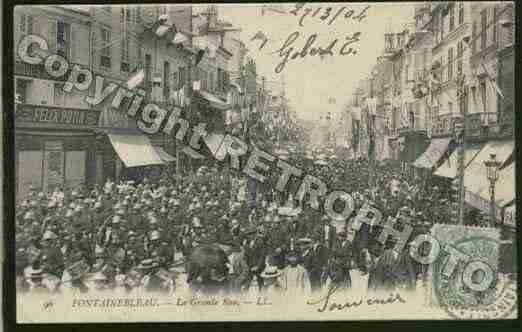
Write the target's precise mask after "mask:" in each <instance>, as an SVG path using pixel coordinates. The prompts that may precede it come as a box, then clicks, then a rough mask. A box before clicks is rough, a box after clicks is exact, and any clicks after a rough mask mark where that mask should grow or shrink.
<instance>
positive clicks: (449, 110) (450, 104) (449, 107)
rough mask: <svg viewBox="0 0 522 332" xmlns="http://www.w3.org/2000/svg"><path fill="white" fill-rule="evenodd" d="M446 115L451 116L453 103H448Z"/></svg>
mask: <svg viewBox="0 0 522 332" xmlns="http://www.w3.org/2000/svg"><path fill="white" fill-rule="evenodd" d="M448 114H453V103H452V102H448Z"/></svg>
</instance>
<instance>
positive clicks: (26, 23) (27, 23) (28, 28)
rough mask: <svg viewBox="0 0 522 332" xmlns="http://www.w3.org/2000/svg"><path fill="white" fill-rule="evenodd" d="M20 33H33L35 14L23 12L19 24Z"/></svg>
mask: <svg viewBox="0 0 522 332" xmlns="http://www.w3.org/2000/svg"><path fill="white" fill-rule="evenodd" d="M18 28H19V29H20V34H22V35H30V34H32V33H33V15H28V14H22V15H20V24H19V26H18Z"/></svg>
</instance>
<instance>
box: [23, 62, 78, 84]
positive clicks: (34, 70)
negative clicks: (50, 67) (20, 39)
mask: <svg viewBox="0 0 522 332" xmlns="http://www.w3.org/2000/svg"><path fill="white" fill-rule="evenodd" d="M14 73H15V75H19V76H28V77H33V78H39V79H43V80H52V81H65V80H66V77H67V76H68V75H63V76H61V77H58V78H57V77H54V76H51V75H49V74H48V73H47V71H46V70H45V68H44V65H43V64H38V65H32V64H29V63H25V62H21V61H16V62H15V68H14Z"/></svg>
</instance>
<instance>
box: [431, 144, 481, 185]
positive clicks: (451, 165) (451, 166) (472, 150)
mask: <svg viewBox="0 0 522 332" xmlns="http://www.w3.org/2000/svg"><path fill="white" fill-rule="evenodd" d="M481 148H482V145H477V146H473V147H466V152H465V155H464V158H465V159H464V165H465V166H464V167H467V166H468V165H469V163H470V162H471V161H472V160H473V158H474V157H475V156H476V155H477V154H478V153H479V151H480V149H481ZM458 165H459V151H458V150H455V151H453V153H452V154H451V156H450V157H449V158H448V159H447V160H446V161H444V163H442V165H440V167H439V168H437V171H435V175H437V176H442V177H445V178H450V179H453V178H455V177H456V176H457V168H458Z"/></svg>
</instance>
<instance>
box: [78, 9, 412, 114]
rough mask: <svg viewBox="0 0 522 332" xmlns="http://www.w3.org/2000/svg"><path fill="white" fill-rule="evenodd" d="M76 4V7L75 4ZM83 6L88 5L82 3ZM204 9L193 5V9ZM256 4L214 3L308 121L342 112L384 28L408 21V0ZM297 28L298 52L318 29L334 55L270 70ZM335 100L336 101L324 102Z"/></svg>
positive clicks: (272, 83)
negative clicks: (345, 49)
mask: <svg viewBox="0 0 522 332" xmlns="http://www.w3.org/2000/svg"><path fill="white" fill-rule="evenodd" d="M277 5H279V6H280V7H282V8H283V9H285V10H286V11H287V12H288V11H291V10H293V9H294V8H295V7H294V4H291V3H288V4H277ZM367 6H370V8H369V9H368V10H367V12H366V18H365V19H364V20H362V21H360V22H359V21H356V20H354V19H352V18H348V19H345V18H344V14H345V13H346V11H347V10H349V9H352V10H354V12H355V14H354V16H355V15H357V14H358V13H359V12H361V11H362V10H363V9H364V8H365V7H367ZM75 7H80V6H75ZM81 7H85V8H87V6H81ZM207 7H208V4H205V5H194V13H197V12H200V11H202V10H204V9H206V8H207ZM261 7H262V5H260V4H239V3H235V4H219V5H217V8H218V16H219V18H220V19H222V20H224V21H228V22H230V23H232V24H233V25H234V26H235V27H238V28H240V29H241V33H240V37H241V40H242V41H243V42H245V44H246V46H247V48H248V49H249V52H248V53H247V55H248V56H250V57H251V58H253V59H254V60H255V62H256V65H257V72H258V75H262V76H265V77H266V78H267V87H268V88H269V89H272V90H277V91H280V90H281V86H282V81H283V80H284V82H285V86H286V90H285V91H286V96H287V98H288V99H289V100H290V104H291V107H292V109H293V110H295V111H296V113H297V115H298V116H299V117H301V118H303V119H307V120H318V119H319V117H320V116H322V115H324V114H326V113H327V112H333V113H335V112H337V111H340V110H342V109H343V108H344V107H345V106H346V104H347V103H348V101H349V99H350V97H351V94H352V92H353V91H354V89H355V87H356V85H357V82H358V81H359V80H361V79H364V78H366V77H367V76H368V75H369V73H370V72H371V68H372V66H373V65H374V64H375V63H376V59H377V57H378V56H379V55H381V53H382V50H383V48H384V32H385V31H386V29H387V28H390V29H391V30H392V31H396V32H398V31H399V30H400V29H402V27H403V26H404V25H405V24H407V23H411V22H413V3H407V2H396V3H330V4H329V3H311V4H305V6H304V7H303V8H301V10H300V11H299V15H298V16H295V15H293V14H291V13H282V14H281V13H273V12H272V13H265V15H264V16H263V15H262V11H261ZM319 7H322V9H321V11H320V12H318V14H317V15H316V16H315V17H311V16H312V14H313V13H314V12H315V10H316V9H318V8H319ZM327 7H332V11H331V14H330V16H329V17H328V18H327V19H326V20H325V21H323V20H321V19H320V17H321V16H322V15H323V14H324V12H325V9H326V8H327ZM342 7H346V9H345V10H344V11H343V12H342V14H341V15H339V16H338V17H337V19H336V20H335V21H334V22H333V23H332V24H331V25H328V21H329V20H330V18H332V17H333V16H334V15H335V13H337V11H338V10H339V9H341V8H342ZM305 8H310V9H312V11H311V12H310V14H309V15H308V16H307V17H305V18H304V20H303V26H300V25H299V20H300V17H301V15H302V13H303V12H304V9H305ZM258 31H262V32H263V33H264V34H265V35H266V36H267V37H268V38H269V41H268V42H267V43H266V45H265V46H264V47H263V49H261V50H260V49H259V47H260V45H261V42H260V41H259V40H256V41H251V39H252V37H253V36H254V35H255V34H256V33H257V32H258ZM294 32H299V37H298V38H297V39H296V40H295V42H294V43H293V45H292V46H295V50H296V51H300V50H301V48H302V47H303V46H304V45H305V42H306V40H307V39H308V38H309V36H310V35H312V34H314V33H317V40H316V43H315V45H316V46H323V47H326V46H328V45H329V44H330V43H331V42H332V41H333V40H335V39H336V38H338V39H339V42H338V45H337V47H336V48H335V49H334V54H336V55H335V56H325V57H324V59H321V58H320V57H318V56H307V57H305V58H298V59H296V60H290V61H289V62H288V63H287V65H286V68H285V69H284V70H283V71H282V72H281V74H276V73H275V68H276V66H277V64H279V63H280V62H281V60H282V58H281V57H280V56H279V53H278V52H277V50H279V49H280V48H281V47H282V46H283V44H284V42H285V40H286V39H288V37H289V36H290V35H291V34H292V33H294ZM355 32H361V35H360V41H359V42H358V43H356V44H354V45H355V48H356V50H357V54H355V55H353V54H352V55H345V56H343V55H338V52H339V49H340V47H341V46H342V44H343V42H344V40H345V38H346V37H349V36H351V35H352V34H353V33H355ZM330 98H335V100H336V103H335V104H329V103H328V100H329V99H330Z"/></svg>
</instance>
